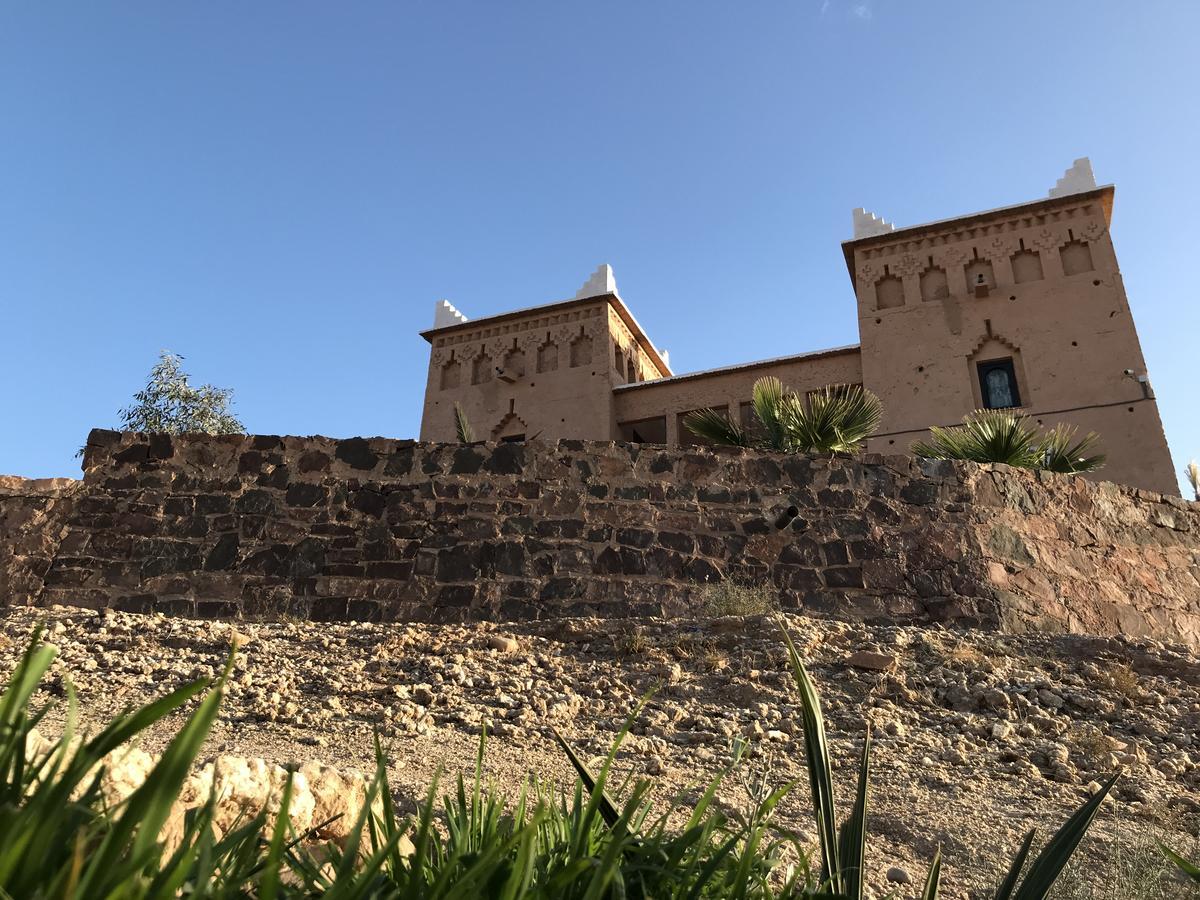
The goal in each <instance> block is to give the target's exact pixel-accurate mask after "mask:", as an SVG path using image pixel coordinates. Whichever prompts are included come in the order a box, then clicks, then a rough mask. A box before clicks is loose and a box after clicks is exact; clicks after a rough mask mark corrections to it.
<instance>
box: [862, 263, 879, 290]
mask: <svg viewBox="0 0 1200 900" xmlns="http://www.w3.org/2000/svg"><path fill="white" fill-rule="evenodd" d="M877 271H878V270H877V269H876V268H875V267H874V266H873V265H871V264H870V263H864V264H863V266H862V267H861V268H859V270H858V283H859V284H860V285H863V286H864V287H865V286H866V285H868V284H874V283H875V273H876V272H877Z"/></svg>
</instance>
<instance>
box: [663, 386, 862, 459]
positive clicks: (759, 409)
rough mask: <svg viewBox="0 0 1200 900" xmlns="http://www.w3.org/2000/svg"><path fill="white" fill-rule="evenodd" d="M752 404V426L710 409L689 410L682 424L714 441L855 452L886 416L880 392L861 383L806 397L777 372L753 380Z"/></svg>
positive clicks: (782, 450)
mask: <svg viewBox="0 0 1200 900" xmlns="http://www.w3.org/2000/svg"><path fill="white" fill-rule="evenodd" d="M751 406H752V408H753V410H754V418H755V420H756V421H755V424H754V425H753V426H752V427H750V428H744V427H742V426H741V425H739V424H737V423H735V422H731V421H729V420H728V419H727V418H726V417H725V416H723V415H721V413H719V412H717V411H716V410H712V409H704V410H699V411H698V412H694V413H690V414H689V415H688V416H686V417H685V418H684V421H683V424H684V426H685V427H686V428H688V429H689V430H690V431H691V432H692V433H693V434H696V435H699V436H700V437H702V438H705V439H707V440H709V441H712V442H713V443H714V444H723V445H726V446H733V447H753V448H756V449H759V450H773V451H775V452H778V453H853V452H855V451H857V450H859V449H860V448H861V447H862V443H863V441H865V440H866V439H867V438H868V437H870V436H871V435H872V434H874V433H875V431H876V429H878V428H879V423H880V421H881V420H882V418H883V405H882V404H881V403H880V402H879V398H878V397H876V396H875V395H874V394H872V393H871V392H870V391H868V390H866V389H864V388H863V387H862V385H857V384H841V385H831V386H829V387H825V388H821V389H820V390H817V391H813V392H812V393H811V394H809V395H808V398H807V399H803V398H801V397H800V396H799V395H798V394H797V393H795V392H794V391H791V390H789V389H787V388H785V387H784V385H783V382H782V381H780V380H779V379H778V378H775V377H773V376H768V377H766V378H760V379H758V381H756V382H755V383H754V390H753V392H752V395H751Z"/></svg>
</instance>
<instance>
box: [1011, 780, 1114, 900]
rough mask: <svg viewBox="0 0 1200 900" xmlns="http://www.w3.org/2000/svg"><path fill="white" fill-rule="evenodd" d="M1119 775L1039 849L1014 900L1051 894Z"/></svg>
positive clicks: (1038, 898)
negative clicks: (1039, 851) (1052, 888)
mask: <svg viewBox="0 0 1200 900" xmlns="http://www.w3.org/2000/svg"><path fill="white" fill-rule="evenodd" d="M1118 777H1119V776H1118V775H1113V776H1112V777H1111V778H1110V779H1108V782H1107V783H1106V784H1105V785H1104V787H1102V788H1101V789H1100V790H1098V791H1096V793H1095V794H1094V795H1093V796H1092V797H1091V798H1090V799H1089V800H1088V801H1087V802H1086V803H1084V804H1083V806H1081V807H1079V809H1078V810H1076V812H1075V814H1074V815H1073V816H1071V818H1069V819H1067V821H1066V822H1064V823H1063V826H1062V828H1060V829H1059V830H1058V832H1057V833H1056V834H1055V835H1054V837H1052V838H1051V839H1050V842H1049V843H1048V844H1046V846H1045V847H1043V848H1042V852H1041V853H1039V854H1038V856H1037V859H1035V860H1034V861H1033V864H1032V865H1031V866H1030V867H1029V872H1028V874H1027V875H1026V876H1025V878H1024V880H1023V881H1022V882H1021V886H1020V888H1018V889H1017V892H1016V893H1015V894H1013V900H1044V898H1045V897H1046V895H1047V894H1049V893H1050V888H1051V887H1052V886H1053V885H1054V882H1055V880H1056V879H1057V878H1058V876H1059V874H1060V873H1061V872H1062V870H1063V867H1064V866H1066V864H1067V863H1068V862H1069V861H1070V859H1071V855H1072V854H1073V853H1074V852H1075V848H1076V847H1078V846H1079V842H1080V841H1081V840H1083V835H1084V833H1085V832H1086V831H1087V830H1088V827H1089V826H1090V825H1091V824H1092V820H1093V819H1095V818H1096V813H1098V812H1099V811H1100V804H1102V803H1103V802H1104V798H1105V797H1107V796H1108V792H1109V791H1110V790H1112V786H1113V785H1114V784H1116V783H1117V778H1118Z"/></svg>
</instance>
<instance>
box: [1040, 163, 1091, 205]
mask: <svg viewBox="0 0 1200 900" xmlns="http://www.w3.org/2000/svg"><path fill="white" fill-rule="evenodd" d="M1095 187H1096V176H1095V175H1093V174H1092V161H1091V160H1090V159H1088V158H1087V157H1086V156H1081V157H1080V158H1079V159H1077V160H1075V163H1074V165H1072V166H1071V168H1069V169H1067V171H1066V173H1065V174H1064V175H1063V177H1062V178H1060V179H1058V182H1057V183H1056V184H1055V185H1054V187H1052V188H1050V193H1049V195H1048V196H1050V197H1066V196H1068V195H1070V194H1080V193H1082V192H1084V191H1090V190H1094V189H1095Z"/></svg>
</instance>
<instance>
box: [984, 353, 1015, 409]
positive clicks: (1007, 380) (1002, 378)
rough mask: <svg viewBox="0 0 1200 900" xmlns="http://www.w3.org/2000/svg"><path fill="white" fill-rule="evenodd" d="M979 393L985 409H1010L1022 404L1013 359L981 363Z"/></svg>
mask: <svg viewBox="0 0 1200 900" xmlns="http://www.w3.org/2000/svg"><path fill="white" fill-rule="evenodd" d="M979 395H980V396H981V397H982V398H983V406H984V408H985V409H1009V408H1011V407H1014V406H1020V405H1021V392H1020V391H1018V390H1017V373H1016V371H1015V370H1014V369H1013V361H1012V360H1011V359H997V360H993V361H991V362H983V363H980V364H979Z"/></svg>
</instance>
